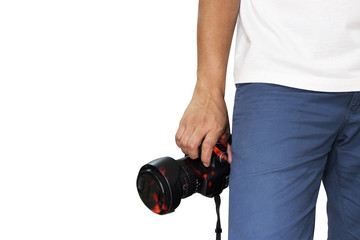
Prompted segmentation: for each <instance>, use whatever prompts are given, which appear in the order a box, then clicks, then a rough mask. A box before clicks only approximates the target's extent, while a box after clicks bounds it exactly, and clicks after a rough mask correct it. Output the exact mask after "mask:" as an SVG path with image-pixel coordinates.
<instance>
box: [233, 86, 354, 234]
mask: <svg viewBox="0 0 360 240" xmlns="http://www.w3.org/2000/svg"><path fill="white" fill-rule="evenodd" d="M359 106H360V92H316V91H307V90H302V89H296V88H290V87H285V86H280V85H275V84H267V83H243V84H237V91H236V96H235V104H234V113H233V114H234V115H233V130H232V134H233V136H232V137H233V139H232V140H233V141H232V146H231V147H232V155H233V162H232V164H231V175H230V204H229V240H297V239H301V240H307V239H313V234H314V223H315V206H316V200H317V196H318V192H319V187H320V183H321V181H323V183H324V186H325V190H326V193H327V197H328V203H327V214H328V225H329V231H328V239H330V240H353V239H360V107H359ZM325 234H326V233H324V235H325Z"/></svg>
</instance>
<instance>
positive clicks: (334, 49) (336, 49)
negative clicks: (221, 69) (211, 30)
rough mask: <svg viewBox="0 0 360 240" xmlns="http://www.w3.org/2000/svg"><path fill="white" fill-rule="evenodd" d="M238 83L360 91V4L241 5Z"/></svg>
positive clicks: (327, 0)
mask: <svg viewBox="0 0 360 240" xmlns="http://www.w3.org/2000/svg"><path fill="white" fill-rule="evenodd" d="M234 77H235V83H246V82H265V83H274V84H279V85H285V86H289V87H295V88H300V89H306V90H314V91H325V92H343V91H346V92H348V91H360V0H241V6H240V14H239V19H238V29H237V40H236V49H235V66H234Z"/></svg>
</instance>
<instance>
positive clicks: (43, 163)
mask: <svg viewBox="0 0 360 240" xmlns="http://www.w3.org/2000/svg"><path fill="white" fill-rule="evenodd" d="M196 22H197V1H168V0H167V1H165V0H154V1H148V0H139V1H120V2H119V1H89V0H88V1H79V0H71V1H69V0H63V1H35V0H34V1H16V0H12V1H1V2H0V239H2V240H10V239H36V240H41V239H46V240H48V239H77V240H78V239H86V240H91V239H109V240H110V239H157V240H165V239H172V240H177V239H215V233H214V229H215V222H216V215H215V206H214V203H213V200H212V199H208V198H205V197H203V196H201V195H199V194H195V195H193V196H191V197H190V198H187V199H184V200H182V202H181V204H180V206H179V207H178V209H177V210H176V211H175V212H174V213H172V214H169V215H166V216H158V215H156V214H153V213H152V212H151V211H149V210H148V209H147V208H146V207H145V206H144V205H143V204H142V202H141V201H140V198H139V197H138V194H137V191H136V185H135V181H136V176H137V172H138V170H139V168H140V167H141V166H142V165H143V164H145V163H147V162H148V161H150V160H153V159H155V158H158V157H162V156H171V157H173V158H180V157H182V153H181V151H180V150H179V149H178V148H177V147H176V145H175V141H174V136H175V132H176V130H177V126H178V122H179V120H180V118H181V116H182V113H183V111H184V110H185V107H186V106H187V104H188V102H189V100H190V98H191V95H192V89H193V87H194V84H195V80H196ZM232 50H234V49H232ZM232 64H233V54H231V56H230V62H229V72H228V81H227V92H226V101H227V104H228V108H229V114H230V116H231V115H232V108H233V95H234V91H235V87H234V84H233V78H232V69H233V68H232ZM227 201H228V190H225V191H224V193H223V194H222V207H221V215H222V225H223V230H224V231H223V238H224V239H226V236H227V220H228V219H227V218H228V203H227ZM325 203H326V196H325V193H324V191H323V188H321V191H320V195H319V199H318V208H317V217H316V228H315V239H318V240H323V239H326V236H327V233H326V231H327V219H326V213H325Z"/></svg>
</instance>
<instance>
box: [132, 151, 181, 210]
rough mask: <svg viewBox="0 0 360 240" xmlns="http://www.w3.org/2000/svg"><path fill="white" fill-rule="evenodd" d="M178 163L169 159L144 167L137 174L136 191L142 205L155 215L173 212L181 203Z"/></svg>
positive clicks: (165, 158)
mask: <svg viewBox="0 0 360 240" xmlns="http://www.w3.org/2000/svg"><path fill="white" fill-rule="evenodd" d="M180 168H181V167H180V165H179V163H178V162H177V161H176V160H174V159H173V158H171V157H163V158H158V159H156V160H153V161H151V162H149V163H148V164H146V165H144V166H143V167H142V168H141V169H140V171H139V174H138V178H137V181H136V182H137V184H136V185H137V189H138V193H139V195H140V198H141V200H142V201H143V203H144V204H145V205H146V206H147V207H148V208H149V209H150V210H152V211H153V212H155V213H157V214H161V215H162V214H167V213H170V212H173V211H174V210H175V208H177V207H178V206H179V204H180V201H181V193H182V189H181V184H180V183H179V181H178V178H179V171H180Z"/></svg>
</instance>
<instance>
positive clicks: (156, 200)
mask: <svg viewBox="0 0 360 240" xmlns="http://www.w3.org/2000/svg"><path fill="white" fill-rule="evenodd" d="M152 197H153V199H154V201H155V202H156V203H158V202H159V198H158V195H157V194H156V193H153V194H152Z"/></svg>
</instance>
